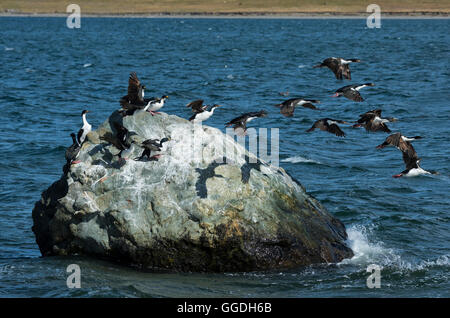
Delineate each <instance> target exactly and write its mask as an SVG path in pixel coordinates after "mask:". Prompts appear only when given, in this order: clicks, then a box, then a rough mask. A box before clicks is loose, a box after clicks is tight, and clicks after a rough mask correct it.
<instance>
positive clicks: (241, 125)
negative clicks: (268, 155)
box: [225, 110, 267, 136]
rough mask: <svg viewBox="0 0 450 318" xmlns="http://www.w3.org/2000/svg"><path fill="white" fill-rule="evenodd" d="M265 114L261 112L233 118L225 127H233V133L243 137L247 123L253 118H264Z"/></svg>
mask: <svg viewBox="0 0 450 318" xmlns="http://www.w3.org/2000/svg"><path fill="white" fill-rule="evenodd" d="M266 116H267V112H266V111H264V110H261V111H259V112H250V113H245V114H243V115H241V116H239V117H236V118H234V119H233V120H231V121H229V122H228V123H226V124H225V126H226V127H230V126H233V129H234V132H235V134H236V135H238V136H244V135H245V134H246V133H247V123H248V122H250V121H252V120H253V119H255V118H261V117H266Z"/></svg>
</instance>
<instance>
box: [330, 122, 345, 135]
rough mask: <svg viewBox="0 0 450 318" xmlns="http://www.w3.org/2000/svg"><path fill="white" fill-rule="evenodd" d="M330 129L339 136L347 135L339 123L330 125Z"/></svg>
mask: <svg viewBox="0 0 450 318" xmlns="http://www.w3.org/2000/svg"><path fill="white" fill-rule="evenodd" d="M328 131H329V132H330V133H333V134H335V135H336V136H338V137H345V133H344V132H343V131H342V130H341V128H339V126H338V125H336V124H331V125H329V126H328Z"/></svg>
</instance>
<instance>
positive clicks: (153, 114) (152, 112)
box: [149, 110, 161, 116]
mask: <svg viewBox="0 0 450 318" xmlns="http://www.w3.org/2000/svg"><path fill="white" fill-rule="evenodd" d="M149 112H150V114H152V116H155V114H158V115H159V114H161V113H160V112H154V111H152V110H150V111H149Z"/></svg>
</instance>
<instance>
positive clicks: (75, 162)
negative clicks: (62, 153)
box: [70, 160, 81, 165]
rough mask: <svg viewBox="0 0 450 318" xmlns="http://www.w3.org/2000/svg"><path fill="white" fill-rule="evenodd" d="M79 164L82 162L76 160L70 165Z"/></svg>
mask: <svg viewBox="0 0 450 318" xmlns="http://www.w3.org/2000/svg"><path fill="white" fill-rule="evenodd" d="M77 163H81V160H75V161H72V162H71V163H70V164H71V165H76V164H77Z"/></svg>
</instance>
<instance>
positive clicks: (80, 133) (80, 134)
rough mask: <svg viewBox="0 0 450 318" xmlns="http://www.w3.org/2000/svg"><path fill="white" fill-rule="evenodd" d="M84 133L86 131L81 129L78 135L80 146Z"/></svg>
mask: <svg viewBox="0 0 450 318" xmlns="http://www.w3.org/2000/svg"><path fill="white" fill-rule="evenodd" d="M83 133H84V129H83V128H80V130H78V134H77V140H78V143H79V144H80V145H81V136H83Z"/></svg>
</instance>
